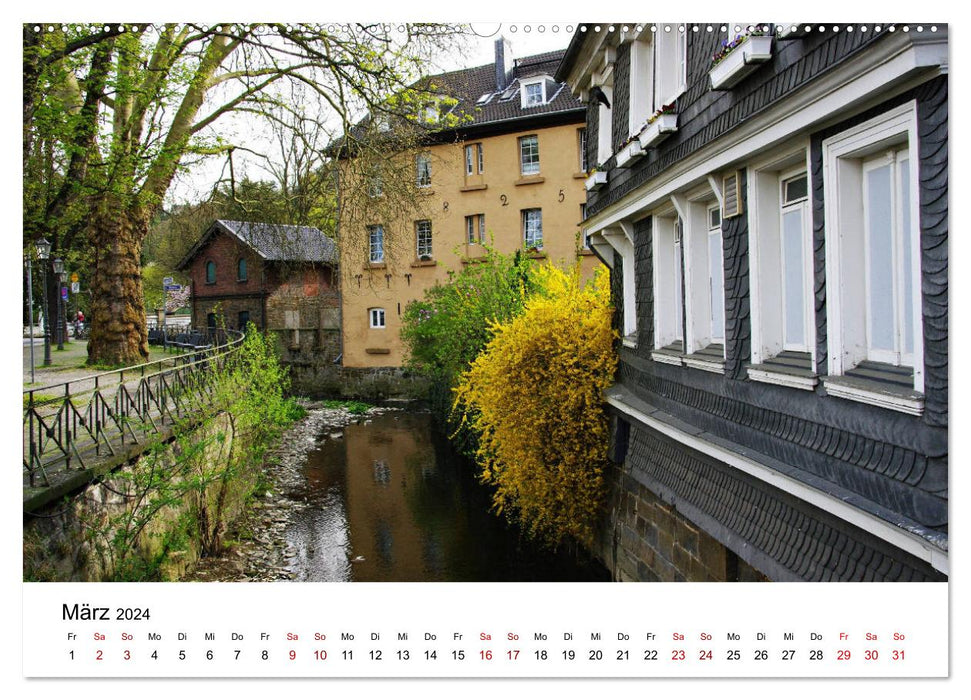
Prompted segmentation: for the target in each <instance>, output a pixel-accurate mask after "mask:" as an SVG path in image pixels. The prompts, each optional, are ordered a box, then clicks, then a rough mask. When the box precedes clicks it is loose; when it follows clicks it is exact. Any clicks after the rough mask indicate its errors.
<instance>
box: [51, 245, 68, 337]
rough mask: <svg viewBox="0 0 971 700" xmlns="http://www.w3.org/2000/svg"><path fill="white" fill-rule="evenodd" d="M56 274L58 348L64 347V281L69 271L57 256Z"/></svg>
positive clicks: (55, 263)
mask: <svg viewBox="0 0 971 700" xmlns="http://www.w3.org/2000/svg"><path fill="white" fill-rule="evenodd" d="M54 274H55V275H57V349H58V350H63V349H64V283H65V282H66V281H67V273H66V272H65V271H64V261H63V260H61V259H60V258H57V259H56V260H55V261H54Z"/></svg>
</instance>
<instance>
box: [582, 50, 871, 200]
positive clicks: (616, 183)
mask: <svg viewBox="0 0 971 700" xmlns="http://www.w3.org/2000/svg"><path fill="white" fill-rule="evenodd" d="M724 36H725V35H724V34H722V33H719V32H712V33H710V34H709V33H708V32H705V31H699V32H691V33H690V34H689V36H688V55H687V61H688V75H687V83H688V87H687V89H686V90H685V92H684V93H683V94H682V95H681V96H680V97H678V99H677V101H676V108H677V111H678V131H677V133H675V134H673V135H672V136H670V137H669V138H668V139H667V140H665V141H664V142H663V143H662V144H661V145H660V147H659V148H654V149H649V150H648V153H647V155H646V156H645V157H643V158H641V159H640V160H639V161H638V162H637V163H635V164H634V166H633V167H631V168H629V169H623V168H614V169H613V170H612V171H611V172H610V184H609V187H605V188H604V189H602V190H600V191H599V192H591V193H589V194H588V199H587V215H588V216H592V215H593V214H596V213H597V212H599V211H600V210H601V209H603V208H604V207H606V206H607V205H609V204H612V203H613V202H616V201H618V200H619V199H621V198H622V197H624V196H625V195H626V194H627V193H629V192H630V191H631V190H633V189H636V188H637V187H639V186H640V185H642V184H644V183H645V182H647V181H648V180H650V179H651V178H653V177H655V176H657V174H658V173H660V172H661V171H663V170H664V169H666V168H668V167H670V166H671V165H673V164H675V163H676V162H677V161H679V160H681V159H683V158H686V157H687V156H689V155H690V154H691V153H693V152H694V151H697V150H698V149H699V148H701V147H703V146H704V145H706V144H707V143H709V142H711V141H713V140H715V139H716V138H718V137H720V136H722V135H724V134H725V133H727V132H728V131H730V130H731V129H733V128H734V127H736V126H738V125H739V124H740V123H742V122H743V121H745V120H747V119H750V118H752V117H753V116H754V115H755V114H757V113H758V112H760V111H762V110H764V109H766V108H767V107H769V106H770V105H771V104H772V103H773V102H774V101H776V100H778V99H779V98H781V97H783V96H784V95H785V94H786V93H788V92H791V91H793V90H794V89H796V88H798V87H800V86H802V85H805V84H806V83H808V82H809V81H810V80H812V79H813V78H816V77H818V76H819V75H820V74H821V73H823V72H824V71H825V70H827V69H829V68H830V67H832V66H833V64H835V63H838V62H839V61H841V60H843V59H845V58H848V57H850V56H852V55H853V54H854V53H856V52H858V51H860V50H861V49H863V48H865V47H866V46H869V45H870V44H872V43H873V42H875V41H880V40H881V39H882V38H883V37H884V36H886V32H882V33H879V34H878V33H875V32H872V31H871V32H820V33H817V32H813V33H811V34H809V35H807V36H805V37H803V38H800V39H794V40H782V41H780V40H777V41H775V42H774V48H773V50H772V59H771V60H769V61H766V62H765V63H763V64H761V65H760V66H759V68H758V69H756V70H755V71H754V72H753V73H752V74H751V75H749V76H748V77H746V78H745V80H743V81H742V82H741V83H740V84H739V85H737V86H736V87H735V88H734V89H732V90H725V91H714V90H711V89H710V87H711V85H710V82H709V78H708V69H709V68H710V66H711V57H712V55H713V54H714V53H715V52H716V51H717V50H718V46H719V43H720V42H721V40H722V39H723V38H724ZM619 55H620V51H619V50H618V57H619ZM628 65H629V61H628ZM615 70H617V67H616V66H615ZM618 83H619V76H615V80H614V94H615V99H614V101H613V103H612V104H613V107H614V110H615V111H616V112H618V113H619V112H624V114H625V115H626V113H627V104H626V101H625V104H620V103H619V102H620V100H619V99H617V97H619V95H623V94H625V93H623V92H620V93H619V92H618ZM598 126H599V125H595V124H593V123H590V122H588V129H589V132H588V133H589V138H590V141H591V142H593V143H596V142H597V131H596V129H597V128H598ZM625 129H626V127H625ZM625 135H626V134H625ZM591 162H593V161H591ZM611 162H612V161H611Z"/></svg>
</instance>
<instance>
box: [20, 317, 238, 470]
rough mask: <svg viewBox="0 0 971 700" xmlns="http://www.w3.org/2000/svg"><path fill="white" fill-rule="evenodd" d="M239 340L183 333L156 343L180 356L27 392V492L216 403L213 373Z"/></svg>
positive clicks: (234, 334) (232, 334) (228, 334)
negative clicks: (212, 398) (213, 400)
mask: <svg viewBox="0 0 971 700" xmlns="http://www.w3.org/2000/svg"><path fill="white" fill-rule="evenodd" d="M242 339H243V334H242V333H240V332H238V331H230V330H222V329H207V330H204V331H198V330H192V331H179V332H177V333H172V334H167V335H166V337H165V338H164V341H163V339H162V337H161V336H159V337H157V338H153V339H151V340H152V341H153V344H156V343H159V344H160V343H161V342H164V343H165V344H166V345H167V346H168V347H175V348H181V349H183V350H184V351H185V352H183V353H181V354H178V355H173V356H172V357H167V358H165V359H162V360H157V361H155V362H148V363H146V364H142V365H135V366H133V367H125V368H124V369H119V370H115V371H112V372H103V373H101V374H94V375H91V376H88V377H82V378H80V379H72V380H71V381H68V382H63V383H61V384H51V385H48V386H45V387H40V388H36V389H29V390H27V391H25V392H24V447H23V464H24V487H25V488H26V487H49V486H53V485H55V484H57V483H60V482H63V481H66V480H67V479H69V478H70V477H71V476H72V474H73V473H74V472H77V471H83V470H86V469H87V468H89V467H90V466H92V465H94V464H97V463H98V462H100V461H102V460H104V459H107V458H110V457H112V456H115V455H119V454H123V453H124V452H125V451H126V450H127V449H128V448H129V447H131V446H133V445H136V444H140V443H141V442H143V441H144V440H145V439H146V438H147V437H149V436H150V435H153V434H160V433H162V432H163V431H165V430H166V429H167V428H168V427H171V426H172V425H174V424H175V423H176V422H178V421H180V420H184V419H186V418H188V417H191V413H192V411H193V408H194V407H197V406H199V405H200V404H201V403H203V402H205V401H207V400H208V399H209V398H210V396H211V391H212V380H213V378H214V376H215V372H213V371H212V370H213V369H221V368H222V367H223V366H224V365H225V362H226V361H227V359H228V358H229V357H230V356H231V355H232V353H234V352H235V351H236V350H237V349H238V348H239V346H240V344H241V342H242Z"/></svg>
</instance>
